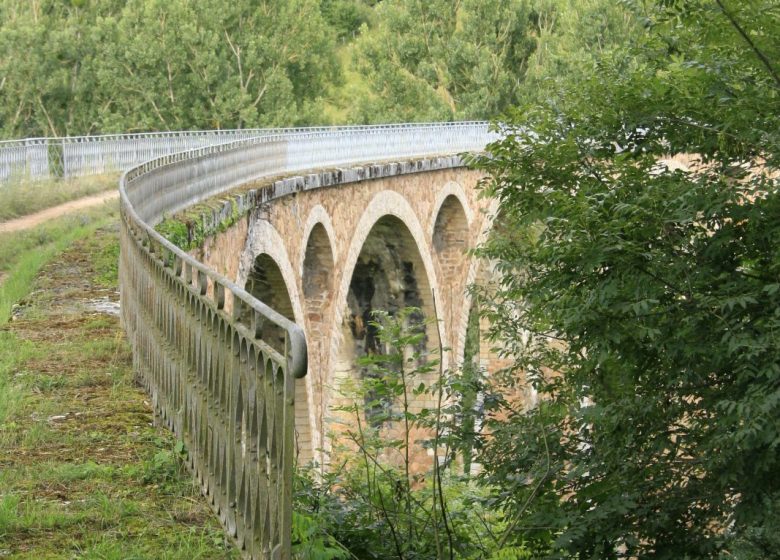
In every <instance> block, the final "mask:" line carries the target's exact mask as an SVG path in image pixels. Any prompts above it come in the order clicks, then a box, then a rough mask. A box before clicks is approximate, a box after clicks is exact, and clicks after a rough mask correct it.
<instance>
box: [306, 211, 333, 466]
mask: <svg viewBox="0 0 780 560" xmlns="http://www.w3.org/2000/svg"><path fill="white" fill-rule="evenodd" d="M333 273H334V265H333V247H332V245H331V241H330V237H329V235H328V231H327V229H326V228H325V226H324V225H323V224H322V223H321V222H319V223H317V224H315V225H314V227H313V228H312V229H311V232H310V233H309V238H308V239H307V241H306V250H305V252H304V257H303V266H302V278H301V283H302V285H303V298H304V309H305V314H306V321H307V340H306V342H307V345H308V352H309V383H310V384H311V388H312V393H313V399H312V402H311V407H312V413H313V415H314V417H315V418H316V422H315V424H314V426H315V429H316V430H318V431H317V433H316V435H317V439H318V441H319V442H323V441H324V440H325V436H326V434H325V414H324V412H325V411H324V406H323V392H324V390H325V385H324V379H323V377H324V375H323V368H324V364H325V354H326V352H327V349H329V348H330V341H329V338H330V337H329V335H330V332H331V329H330V325H329V324H328V322H327V317H329V313H328V309H329V308H330V302H331V299H332V296H331V294H332V290H333ZM312 447H313V444H312ZM315 451H316V450H314V449H312V457H311V458H313V457H314V452H315ZM302 456H303V455H302ZM322 462H323V463H324V458H323V460H322Z"/></svg>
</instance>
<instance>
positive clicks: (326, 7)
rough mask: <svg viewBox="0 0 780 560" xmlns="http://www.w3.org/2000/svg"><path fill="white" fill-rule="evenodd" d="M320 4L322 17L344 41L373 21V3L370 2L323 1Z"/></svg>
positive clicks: (351, 0) (361, 0)
mask: <svg viewBox="0 0 780 560" xmlns="http://www.w3.org/2000/svg"><path fill="white" fill-rule="evenodd" d="M320 4H321V9H322V17H324V18H325V21H327V22H328V24H330V25H331V26H332V27H333V28H334V30H335V32H336V35H337V36H338V37H339V38H340V39H342V40H344V39H346V38H351V37H354V36H355V34H356V33H357V32H358V30H359V29H360V26H361V25H367V24H369V23H370V21H371V16H372V10H371V5H372V4H373V3H372V2H370V1H366V0H322V1H321V3H320Z"/></svg>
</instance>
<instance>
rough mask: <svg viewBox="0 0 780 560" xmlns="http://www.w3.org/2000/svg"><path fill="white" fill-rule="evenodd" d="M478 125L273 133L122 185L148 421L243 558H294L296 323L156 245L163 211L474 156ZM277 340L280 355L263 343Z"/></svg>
mask: <svg viewBox="0 0 780 560" xmlns="http://www.w3.org/2000/svg"><path fill="white" fill-rule="evenodd" d="M491 139H492V136H491V134H490V133H489V132H488V127H487V124H486V123H482V122H469V123H450V124H426V125H394V126H377V127H347V128H336V129H319V130H304V131H282V132H277V133H273V134H266V135H264V136H261V137H257V138H251V139H245V140H240V141H237V142H232V143H229V144H222V145H217V146H210V147H204V148H199V149H196V150H191V151H187V152H181V153H176V154H173V155H168V156H164V157H160V158H157V159H153V160H150V161H148V162H146V163H143V164H141V165H139V166H137V167H133V168H131V169H129V170H127V171H126V172H125V173H124V175H123V176H122V179H121V182H120V196H121V213H122V227H121V230H122V231H121V259H120V286H121V294H122V295H121V298H122V315H123V320H124V324H125V328H126V330H127V333H128V337H129V339H130V342H131V345H132V349H133V358H134V367H135V369H136V372H137V373H138V374H139V376H140V377H141V379H142V380H143V382H144V384H145V385H146V387H147V389H148V391H149V392H150V394H151V395H152V400H153V405H154V408H155V411H156V412H157V414H158V415H159V417H160V418H161V419H162V420H163V422H164V423H165V424H166V425H167V426H168V427H170V428H171V429H172V430H174V431H175V432H176V434H177V435H178V436H179V437H180V438H181V439H182V440H183V441H184V442H185V444H186V445H187V449H188V453H189V461H190V465H191V467H192V469H193V471H194V472H195V474H196V476H197V478H198V480H199V481H200V483H201V485H202V488H203V491H204V493H205V494H206V496H207V497H208V499H209V501H210V503H211V504H212V506H213V507H214V509H215V510H216V512H217V514H218V515H219V517H220V519H221V520H222V522H223V524H224V525H225V527H226V529H227V530H228V531H229V533H230V534H231V535H232V536H233V537H235V538H236V539H237V540H238V543H239V545H240V546H241V547H243V549H244V550H245V553H246V555H247V556H248V557H252V558H289V556H290V534H291V523H292V509H291V508H292V505H291V501H292V469H293V452H294V447H293V445H294V443H293V438H294V422H295V420H294V419H295V416H294V395H295V391H294V379H295V378H296V377H301V376H303V375H305V373H306V344H305V340H304V336H303V332H302V330H301V329H300V327H298V326H297V325H295V324H294V323H292V322H291V321H289V320H287V319H286V318H284V317H283V316H282V315H280V314H279V313H277V312H276V311H274V310H273V309H271V308H269V307H268V306H267V305H265V304H263V303H262V302H261V301H258V300H257V299H255V298H254V297H252V296H251V295H250V294H248V293H247V292H246V291H244V290H243V289H242V288H241V287H239V286H237V285H236V284H234V283H233V282H231V281H230V280H229V279H228V278H225V277H224V276H222V275H220V274H218V273H217V272H215V271H213V270H211V269H210V268H208V267H207V266H205V265H204V264H202V263H200V262H198V261H197V260H195V259H193V258H192V257H191V256H189V255H188V254H187V253H185V252H184V251H183V250H181V249H180V248H179V247H176V246H175V245H173V244H172V243H170V242H169V241H168V240H166V239H165V238H163V237H162V236H161V235H159V234H158V233H157V232H156V231H155V229H154V226H155V224H157V223H158V222H159V221H160V220H161V219H162V218H163V217H164V216H165V215H167V214H170V213H172V212H176V211H178V210H181V209H183V208H185V207H187V206H190V205H192V204H195V203H197V202H199V201H202V200H204V199H206V198H209V197H212V196H214V195H216V194H219V193H221V192H224V191H226V190H228V189H231V188H233V187H236V186H238V185H241V184H243V183H246V182H249V181H253V180H256V179H259V178H262V177H264V176H278V175H285V174H286V175H290V174H295V173H298V172H301V171H304V170H312V169H317V168H319V169H322V168H333V167H339V166H349V165H350V164H355V163H359V162H371V161H385V160H393V159H401V158H406V159H408V158H411V157H418V156H426V155H434V154H453V153H460V152H469V151H475V150H482V149H483V148H484V146H485V145H486V143H487V142H488V141H490V140H491ZM269 322H270V323H272V324H274V325H276V327H278V329H281V331H282V332H284V333H285V341H284V346H283V348H284V352H280V351H279V350H278V349H275V348H274V347H272V346H271V344H269V343H268V342H270V341H264V340H262V339H261V333H262V332H263V325H264V324H265V323H269Z"/></svg>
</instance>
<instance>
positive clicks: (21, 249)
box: [0, 202, 118, 325]
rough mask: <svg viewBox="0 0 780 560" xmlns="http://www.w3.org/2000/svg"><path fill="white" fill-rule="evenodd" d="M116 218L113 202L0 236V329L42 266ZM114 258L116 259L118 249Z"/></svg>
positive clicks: (106, 271) (112, 271)
mask: <svg viewBox="0 0 780 560" xmlns="http://www.w3.org/2000/svg"><path fill="white" fill-rule="evenodd" d="M117 215H118V205H117V203H116V202H113V203H111V205H110V206H108V205H104V206H101V207H99V208H93V209H90V210H88V211H84V212H78V213H75V214H69V215H67V216H64V217H62V218H59V219H56V220H52V221H51V222H48V223H47V224H45V225H41V226H38V227H36V228H32V229H30V230H25V231H21V232H16V233H6V234H0V273H4V276H5V278H4V279H2V280H0V325H3V324H4V323H5V322H7V321H8V318H9V316H10V313H11V306H12V305H13V304H14V303H15V302H17V301H19V300H20V299H22V298H23V297H24V296H25V295H26V293H27V292H28V290H29V287H30V284H31V282H32V280H33V278H35V276H36V274H37V273H38V271H39V270H40V269H41V267H42V266H43V265H44V264H45V263H47V262H48V261H50V260H51V259H52V258H53V257H54V256H55V255H57V254H58V253H60V252H62V251H63V250H64V249H65V248H66V247H68V246H69V245H70V244H71V243H73V242H74V241H75V240H77V239H82V238H84V237H86V236H88V235H90V234H91V233H93V232H94V231H95V230H96V229H97V228H99V227H101V226H102V225H105V224H106V223H108V222H109V221H112V220H113V221H116V219H117ZM112 250H113V249H112ZM115 254H116V255H117V256H118V248H117V249H116V252H115ZM111 256H112V257H113V255H111ZM105 274H106V275H111V274H113V275H115V274H116V268H115V267H114V268H113V269H111V268H109V267H106V268H105ZM105 281H106V280H105V279H104V282H105Z"/></svg>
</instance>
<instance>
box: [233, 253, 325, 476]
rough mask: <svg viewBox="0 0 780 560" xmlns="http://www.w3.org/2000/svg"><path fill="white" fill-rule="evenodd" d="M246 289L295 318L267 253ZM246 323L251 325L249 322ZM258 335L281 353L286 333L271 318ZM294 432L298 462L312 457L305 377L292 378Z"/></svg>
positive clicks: (258, 260) (254, 267)
mask: <svg viewBox="0 0 780 560" xmlns="http://www.w3.org/2000/svg"><path fill="white" fill-rule="evenodd" d="M246 291H247V292H249V293H250V294H252V295H253V296H254V297H256V298H257V299H259V300H260V301H262V302H263V303H265V304H266V305H268V306H269V307H271V308H272V309H273V310H274V311H276V312H278V313H280V314H281V315H283V316H284V317H285V318H287V319H289V320H290V321H295V312H294V310H293V304H292V298H291V297H290V291H289V290H288V288H287V283H286V282H285V280H284V275H283V274H282V270H281V268H279V265H278V264H277V263H276V261H275V260H274V259H273V257H271V256H270V255H269V254H267V253H261V254H259V255H258V256H257V257H255V261H254V264H253V265H252V270H251V271H250V272H249V277H248V278H247V281H246ZM247 324H251V321H249V322H248V323H247ZM260 334H261V337H262V339H263V341H265V342H266V343H267V344H268V345H269V346H271V348H273V349H274V350H276V351H277V352H280V353H281V354H284V352H285V338H286V333H285V331H284V329H282V328H280V327H278V326H276V325H275V324H273V323H271V322H270V321H265V322H264V323H263V325H262V327H261V329H260ZM295 432H296V454H297V456H298V460H299V461H301V462H308V461H309V460H310V459H311V455H312V450H311V426H310V422H309V399H308V392H307V390H306V380H305V379H296V380H295Z"/></svg>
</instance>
